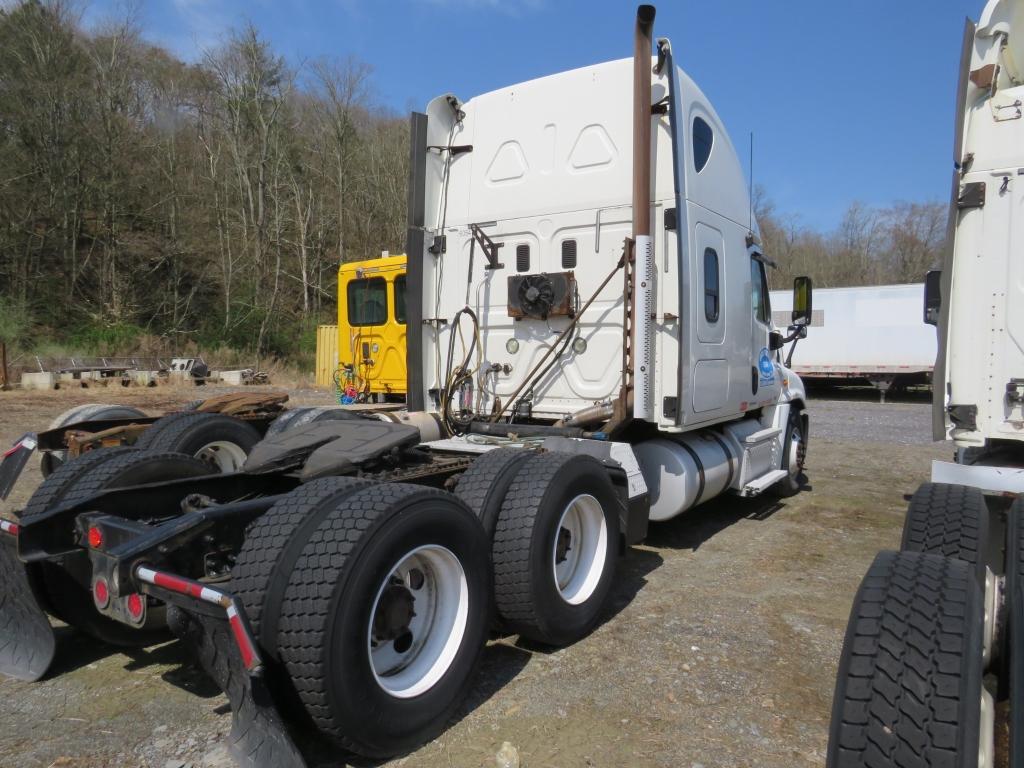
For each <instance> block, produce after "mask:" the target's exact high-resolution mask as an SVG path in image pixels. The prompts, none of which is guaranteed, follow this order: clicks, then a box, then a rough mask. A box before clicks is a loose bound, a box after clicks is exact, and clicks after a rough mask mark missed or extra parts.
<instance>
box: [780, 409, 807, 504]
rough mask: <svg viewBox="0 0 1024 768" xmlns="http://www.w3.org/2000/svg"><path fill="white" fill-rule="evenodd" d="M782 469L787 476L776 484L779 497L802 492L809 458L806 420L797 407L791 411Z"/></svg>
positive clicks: (787, 496)
mask: <svg viewBox="0 0 1024 768" xmlns="http://www.w3.org/2000/svg"><path fill="white" fill-rule="evenodd" d="M782 450H783V453H782V467H781V468H782V469H784V470H786V477H785V478H783V479H782V480H780V481H779V482H778V483H776V484H775V486H774V487H773V490H774V491H775V495H776V496H778V497H779V498H784V499H785V498H789V497H790V496H796V495H797V494H798V493H800V489H801V488H802V487H803V483H804V479H805V477H804V464H805V462H806V459H807V430H806V420H805V419H804V418H803V416H802V414H801V413H800V411H799V410H797V409H796V408H793V409H792V410H790V412H789V420H788V421H787V423H786V434H785V437H784V438H783V442H782Z"/></svg>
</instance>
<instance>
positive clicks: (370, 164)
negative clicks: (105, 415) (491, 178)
mask: <svg viewBox="0 0 1024 768" xmlns="http://www.w3.org/2000/svg"><path fill="white" fill-rule="evenodd" d="M78 7H79V6H77V5H73V4H65V3H63V2H52V1H50V2H39V1H38V0H27V1H26V0H23V1H21V2H14V3H9V4H7V5H5V6H3V9H2V10H0V338H2V339H5V340H6V341H7V342H8V344H9V346H12V347H13V348H15V349H17V350H20V351H21V352H22V353H23V352H25V351H27V350H34V349H40V348H42V349H50V348H53V347H55V346H56V347H59V348H62V349H67V350H78V351H103V352H121V353H127V352H132V351H135V350H136V349H137V348H138V347H139V346H140V345H141V346H145V347H146V348H147V349H148V350H149V351H159V352H162V353H165V354H166V353H168V352H173V351H176V350H179V349H184V348H193V349H194V348H199V349H202V350H209V349H211V348H218V347H230V348H234V349H237V350H242V351H245V352H247V353H251V354H253V355H256V356H265V355H275V356H283V357H294V356H296V355H298V354H299V353H306V354H308V352H309V351H310V346H311V345H312V343H313V338H314V336H313V331H314V329H315V326H316V324H317V323H318V322H324V321H327V322H330V318H331V317H332V316H333V314H334V303H335V286H334V280H335V272H336V267H337V264H338V262H339V260H351V259H359V258H366V257H367V256H372V255H375V254H377V253H379V252H380V251H381V250H382V249H388V250H391V251H392V252H398V251H401V250H402V248H403V239H404V226H405V183H406V163H407V139H406V134H407V123H406V117H405V115H399V114H395V113H393V112H391V111H389V110H387V109H384V108H381V107H380V106H379V100H378V99H377V97H376V94H375V92H374V86H373V81H372V72H371V68H370V66H369V65H368V64H367V63H365V62H360V61H357V60H354V59H347V58H339V59H336V60H314V61H310V62H306V63H304V64H303V65H302V66H301V67H295V66H292V65H290V64H289V63H287V62H285V61H284V60H283V59H282V58H281V57H280V56H279V55H277V54H276V53H275V52H274V51H273V50H272V49H271V47H270V46H269V45H268V43H267V42H266V41H265V40H263V39H262V38H261V37H260V35H259V33H258V32H257V31H256V30H255V29H253V28H251V27H246V26H244V22H242V21H240V24H242V26H240V27H239V29H238V30H237V31H236V32H235V33H234V34H233V36H231V37H230V38H229V39H227V40H226V41H225V42H224V44H223V45H222V46H221V47H220V48H219V49H217V50H213V51H208V52H206V53H205V54H204V55H203V56H202V57H201V58H200V59H199V61H198V63H185V62H182V61H180V60H178V59H177V58H175V56H173V55H172V54H170V53H169V52H167V51H166V50H162V49H161V48H158V47H155V46H153V45H152V44H150V43H148V42H146V37H145V30H142V29H139V28H138V26H137V25H136V23H135V22H134V21H133V20H132V18H130V17H129V18H126V19H124V20H123V21H120V22H116V23H111V24H108V25H107V26H105V27H101V28H98V29H90V30H89V31H88V32H86V31H84V30H83V29H82V28H81V26H80V24H79V23H78V20H77V16H76V15H75V12H74V9H76V8H78ZM339 53H340V54H343V53H344V52H339ZM822 182H823V183H834V180H827V179H823V180H822ZM757 197H758V200H757V206H756V207H757V213H758V215H759V219H760V221H761V227H762V231H763V234H764V239H765V241H766V245H767V248H768V250H769V252H770V253H771V255H772V256H774V257H775V258H776V259H777V260H778V261H779V263H780V274H777V275H775V276H774V277H773V283H774V284H775V285H776V286H779V287H781V286H783V285H784V284H785V283H786V282H788V280H789V278H790V277H791V276H792V275H793V274H810V275H812V276H814V277H815V278H816V281H817V283H818V285H847V284H863V283H886V282H907V281H916V280H919V279H921V276H922V274H923V272H924V270H925V269H926V268H928V267H929V266H931V265H932V264H933V262H935V260H936V253H937V250H938V248H939V246H940V244H941V241H942V238H943V236H944V226H945V208H944V206H942V205H940V204H900V205H896V206H894V207H892V208H891V209H888V210H875V209H870V208H866V207H864V206H861V205H858V204H854V205H852V206H851V207H850V209H849V211H848V213H847V215H846V217H845V219H844V220H843V224H842V226H841V227H840V228H839V230H838V231H836V232H834V233H828V234H822V233H817V232H813V231H810V230H808V229H807V228H805V227H802V226H801V225H800V224H799V217H798V216H795V215H781V214H779V213H777V212H776V211H775V210H774V208H773V207H772V206H771V204H770V202H768V200H767V197H766V195H765V194H764V193H763V191H759V194H758V196H757Z"/></svg>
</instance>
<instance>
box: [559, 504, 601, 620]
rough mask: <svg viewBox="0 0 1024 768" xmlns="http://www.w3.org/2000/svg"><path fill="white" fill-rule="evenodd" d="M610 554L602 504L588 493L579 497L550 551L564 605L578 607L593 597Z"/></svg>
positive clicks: (565, 515)
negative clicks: (565, 603)
mask: <svg viewBox="0 0 1024 768" xmlns="http://www.w3.org/2000/svg"><path fill="white" fill-rule="evenodd" d="M607 550H608V526H607V524H606V523H605V520H604V509H603V508H602V507H601V502H599V501H598V500H597V499H595V498H594V497H593V496H591V495H590V494H588V493H584V494H580V495H579V496H577V497H576V498H575V499H573V500H572V501H570V502H569V504H568V506H566V508H565V511H564V512H563V513H562V519H561V520H559V521H558V528H557V530H556V531H555V543H554V546H553V547H552V550H551V567H552V570H553V572H554V576H555V586H556V587H557V588H558V594H559V595H560V596H561V598H562V599H563V600H565V602H567V603H569V604H570V605H579V604H580V603H583V602H586V601H587V600H588V599H589V598H590V596H591V595H593V594H594V591H595V590H596V589H597V585H598V584H599V583H600V581H601V575H602V574H603V573H604V566H605V560H606V558H607V556H608V551H607Z"/></svg>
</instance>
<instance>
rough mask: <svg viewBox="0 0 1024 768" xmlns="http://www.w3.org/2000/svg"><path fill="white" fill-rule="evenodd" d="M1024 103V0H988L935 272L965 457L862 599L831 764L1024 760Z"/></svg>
mask: <svg viewBox="0 0 1024 768" xmlns="http://www.w3.org/2000/svg"><path fill="white" fill-rule="evenodd" d="M1022 105H1024V0H989V2H988V4H987V5H986V6H985V9H984V10H983V11H982V14H981V18H980V20H979V21H978V22H977V23H976V24H975V23H974V22H972V21H968V22H967V25H966V29H965V33H964V41H963V50H962V57H961V67H960V86H959V89H958V92H957V121H956V142H955V149H954V155H953V160H954V173H953V184H952V195H951V205H950V216H949V227H950V231H949V238H948V245H947V250H946V253H945V255H944V258H943V263H942V268H941V270H936V271H934V272H930V273H929V274H928V275H927V277H926V279H925V300H924V316H925V319H926V321H927V322H929V323H931V324H934V325H936V326H937V329H938V355H937V359H936V363H935V369H934V386H933V388H932V392H933V406H934V410H933V416H934V421H933V434H934V437H935V439H936V440H942V439H951V440H952V441H953V444H954V445H955V446H956V454H955V455H956V461H955V462H947V461H935V462H933V464H932V477H931V480H932V481H931V482H929V483H925V484H923V485H921V486H920V487H919V488H918V489H917V491H916V492H915V493H914V495H913V498H912V499H911V502H910V505H909V508H908V510H907V516H906V520H905V522H904V528H903V538H902V541H901V544H900V551H898V552H897V551H890V552H881V553H879V555H878V556H877V557H876V559H875V561H874V563H873V564H872V566H871V568H870V569H869V571H868V573H867V575H866V576H865V578H864V581H863V582H862V584H861V588H860V590H859V591H858V593H857V596H856V598H855V600H854V605H853V608H852V610H851V613H850V620H849V624H848V626H847V634H846V640H845V642H844V644H843V651H842V654H841V656H840V661H839V670H838V675H837V682H836V693H835V700H834V704H833V709H832V727H831V733H830V738H829V748H828V765H829V767H830V768H868V767H869V766H881V765H887V766H899V768H918V766H920V767H921V768H924V766H937V765H948V766H956V767H957V768H991V767H992V766H995V765H1000V764H1001V765H1008V766H1013V767H1014V768H1019V766H1024V496H1022V494H1024V259H1022V258H1021V249H1022V246H1024V228H1022V219H1021V215H1022V214H1021V210H1022V207H1024V106H1022ZM1000 700H1002V701H1003V702H1004V703H1006V702H1007V700H1008V704H1009V707H1008V710H1007V708H1006V707H1005V706H1003V707H997V704H999V703H1000ZM997 713H1001V714H1000V715H997ZM1000 718H1005V721H1004V722H1003V723H999V724H998V726H997V723H998V721H999V719H1000ZM1006 726H1008V728H1009V743H1008V749H1009V754H1008V755H1006V756H1005V758H1006V761H1005V762H1003V761H1000V760H999V756H1000V754H999V750H997V749H996V743H997V741H1001V739H1000V740H997V739H996V733H997V731H1000V732H1002V731H1003V730H1004V728H1005V727H1006Z"/></svg>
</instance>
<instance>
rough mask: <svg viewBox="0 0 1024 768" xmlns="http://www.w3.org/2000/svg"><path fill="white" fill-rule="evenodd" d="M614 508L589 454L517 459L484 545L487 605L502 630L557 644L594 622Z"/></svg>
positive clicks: (615, 542) (610, 490)
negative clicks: (489, 586) (490, 579)
mask: <svg viewBox="0 0 1024 768" xmlns="http://www.w3.org/2000/svg"><path fill="white" fill-rule="evenodd" d="M619 507H620V502H619V498H618V495H617V494H616V492H615V488H614V487H613V486H612V482H611V478H609V476H608V470H607V469H605V467H604V466H603V465H602V464H601V462H599V461H598V460H597V459H594V458H592V457H590V456H583V455H578V454H570V453H556V452H548V453H541V454H536V455H534V456H532V457H531V458H530V459H529V460H528V461H526V462H524V463H523V464H522V465H521V467H520V469H519V473H518V474H517V475H516V479H515V480H514V481H513V482H512V484H511V486H510V487H509V489H508V493H507V494H506V495H505V501H504V504H503V505H502V508H501V513H500V515H499V516H498V524H497V527H496V529H495V531H494V543H493V549H492V555H493V558H494V598H495V605H496V607H497V609H498V612H499V614H500V615H501V618H502V619H503V620H504V622H505V624H506V626H507V627H508V628H509V629H510V630H512V631H514V632H517V633H519V634H520V635H522V636H523V637H527V638H530V639H532V640H536V641H538V642H541V643H545V644H548V645H556V646H557V645H569V644H570V643H574V642H576V641H577V640H579V639H580V638H582V637H584V636H586V635H587V634H588V633H589V632H590V631H591V630H592V629H593V628H594V626H595V625H596V624H597V622H598V620H599V619H600V617H601V611H602V609H603V608H604V603H605V600H606V598H607V597H608V592H609V591H610V589H611V583H612V577H613V575H614V572H615V563H616V555H617V554H618V546H619V514H618V511H619Z"/></svg>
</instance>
